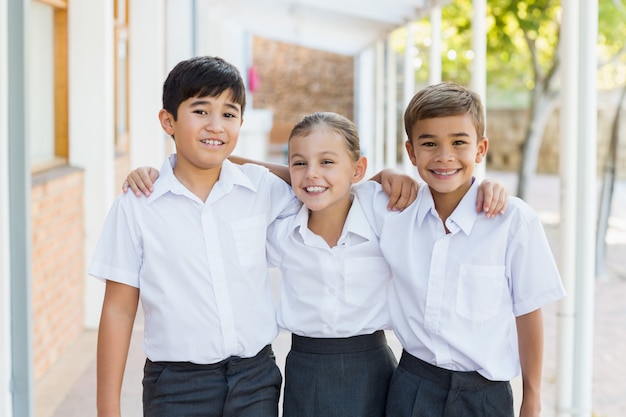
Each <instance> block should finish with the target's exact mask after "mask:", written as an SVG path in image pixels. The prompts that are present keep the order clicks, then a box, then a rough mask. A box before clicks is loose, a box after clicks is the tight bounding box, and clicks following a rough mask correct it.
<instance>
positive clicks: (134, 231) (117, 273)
mask: <svg viewBox="0 0 626 417" xmlns="http://www.w3.org/2000/svg"><path fill="white" fill-rule="evenodd" d="M129 196H130V198H136V197H135V196H134V194H133V193H127V194H122V195H120V196H119V197H117V199H116V200H115V201H114V203H113V205H112V206H111V209H110V210H109V213H108V215H107V217H106V220H105V222H104V226H103V228H102V232H101V234H100V238H99V239H98V243H97V244H96V248H95V251H94V254H93V257H92V259H91V263H90V265H89V268H88V273H89V274H90V275H92V276H94V277H96V278H98V279H100V280H111V281H116V282H120V283H123V284H127V285H130V286H133V287H137V288H138V287H139V272H140V270H141V265H142V261H143V250H142V245H141V235H140V233H139V232H138V230H139V228H138V226H137V224H136V222H135V220H134V216H133V215H132V210H129V207H128V206H129V203H132V201H131V200H130V198H129Z"/></svg>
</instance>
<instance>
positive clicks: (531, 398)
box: [516, 309, 543, 417]
mask: <svg viewBox="0 0 626 417" xmlns="http://www.w3.org/2000/svg"><path fill="white" fill-rule="evenodd" d="M516 322H517V334H518V345H519V355H520V365H521V368H522V385H523V395H522V407H521V410H520V417H530V416H539V415H540V413H541V374H542V367H543V318H542V314H541V310H540V309H538V310H535V311H533V312H531V313H528V314H525V315H523V316H520V317H518V318H517V320H516Z"/></svg>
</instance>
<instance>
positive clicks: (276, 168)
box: [228, 155, 291, 185]
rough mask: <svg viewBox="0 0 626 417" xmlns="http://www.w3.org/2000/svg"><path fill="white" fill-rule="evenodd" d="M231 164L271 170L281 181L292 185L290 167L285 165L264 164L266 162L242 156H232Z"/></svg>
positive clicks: (230, 157)
mask: <svg viewBox="0 0 626 417" xmlns="http://www.w3.org/2000/svg"><path fill="white" fill-rule="evenodd" d="M228 160H229V161H230V162H233V163H235V164H238V165H243V164H256V165H261V166H264V167H265V168H267V169H269V170H270V172H271V173H272V174H274V175H276V176H277V177H278V178H280V179H281V180H283V181H285V182H286V183H287V184H289V185H291V176H290V175H289V167H288V166H287V165H283V164H275V163H272V162H264V161H256V160H253V159H248V158H242V157H241V156H235V155H231V156H229V157H228Z"/></svg>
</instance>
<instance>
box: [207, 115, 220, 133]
mask: <svg viewBox="0 0 626 417" xmlns="http://www.w3.org/2000/svg"><path fill="white" fill-rule="evenodd" d="M204 129H205V130H206V131H208V132H223V131H224V125H223V124H222V117H221V115H219V114H216V113H211V114H209V115H207V117H206V124H205V125H204Z"/></svg>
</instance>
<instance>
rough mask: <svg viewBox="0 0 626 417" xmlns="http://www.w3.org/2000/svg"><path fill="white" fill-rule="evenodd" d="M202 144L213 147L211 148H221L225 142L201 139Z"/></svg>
mask: <svg viewBox="0 0 626 417" xmlns="http://www.w3.org/2000/svg"><path fill="white" fill-rule="evenodd" d="M200 142H202V143H204V144H205V145H211V146H220V145H223V144H224V142H222V141H221V140H217V139H201V140H200Z"/></svg>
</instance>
